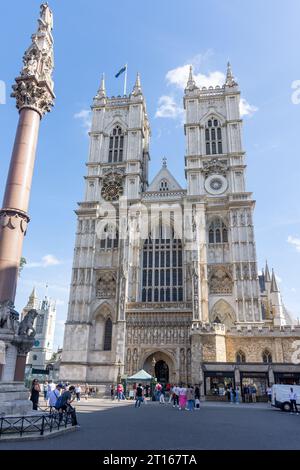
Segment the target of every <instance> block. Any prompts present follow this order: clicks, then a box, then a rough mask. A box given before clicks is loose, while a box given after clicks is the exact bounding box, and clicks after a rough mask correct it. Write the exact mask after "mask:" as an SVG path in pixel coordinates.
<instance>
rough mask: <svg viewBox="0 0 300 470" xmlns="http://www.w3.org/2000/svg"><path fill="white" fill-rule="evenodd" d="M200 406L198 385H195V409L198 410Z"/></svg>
mask: <svg viewBox="0 0 300 470" xmlns="http://www.w3.org/2000/svg"><path fill="white" fill-rule="evenodd" d="M199 408H200V387H199V386H198V385H195V409H196V410H199Z"/></svg>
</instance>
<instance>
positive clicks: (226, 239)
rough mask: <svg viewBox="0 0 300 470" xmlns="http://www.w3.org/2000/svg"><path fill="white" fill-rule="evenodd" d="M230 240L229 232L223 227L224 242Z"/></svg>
mask: <svg viewBox="0 0 300 470" xmlns="http://www.w3.org/2000/svg"><path fill="white" fill-rule="evenodd" d="M227 242H228V232H227V229H226V228H223V243H227Z"/></svg>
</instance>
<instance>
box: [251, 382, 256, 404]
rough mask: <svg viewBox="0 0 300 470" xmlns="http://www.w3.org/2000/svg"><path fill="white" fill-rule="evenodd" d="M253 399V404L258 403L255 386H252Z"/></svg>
mask: <svg viewBox="0 0 300 470" xmlns="http://www.w3.org/2000/svg"><path fill="white" fill-rule="evenodd" d="M251 398H252V403H256V387H255V385H252V387H251Z"/></svg>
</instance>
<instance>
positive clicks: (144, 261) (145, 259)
mask: <svg viewBox="0 0 300 470" xmlns="http://www.w3.org/2000/svg"><path fill="white" fill-rule="evenodd" d="M143 267H144V268H146V267H147V251H144V256H143Z"/></svg>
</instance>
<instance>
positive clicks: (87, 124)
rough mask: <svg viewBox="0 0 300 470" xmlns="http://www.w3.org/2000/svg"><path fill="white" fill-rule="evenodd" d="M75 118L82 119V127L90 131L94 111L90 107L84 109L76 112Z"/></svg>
mask: <svg viewBox="0 0 300 470" xmlns="http://www.w3.org/2000/svg"><path fill="white" fill-rule="evenodd" d="M73 117H74V119H80V120H81V125H82V127H83V128H84V129H85V130H86V132H89V130H90V128H91V126H92V112H91V110H90V109H82V110H81V111H79V113H76V114H74V116H73Z"/></svg>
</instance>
